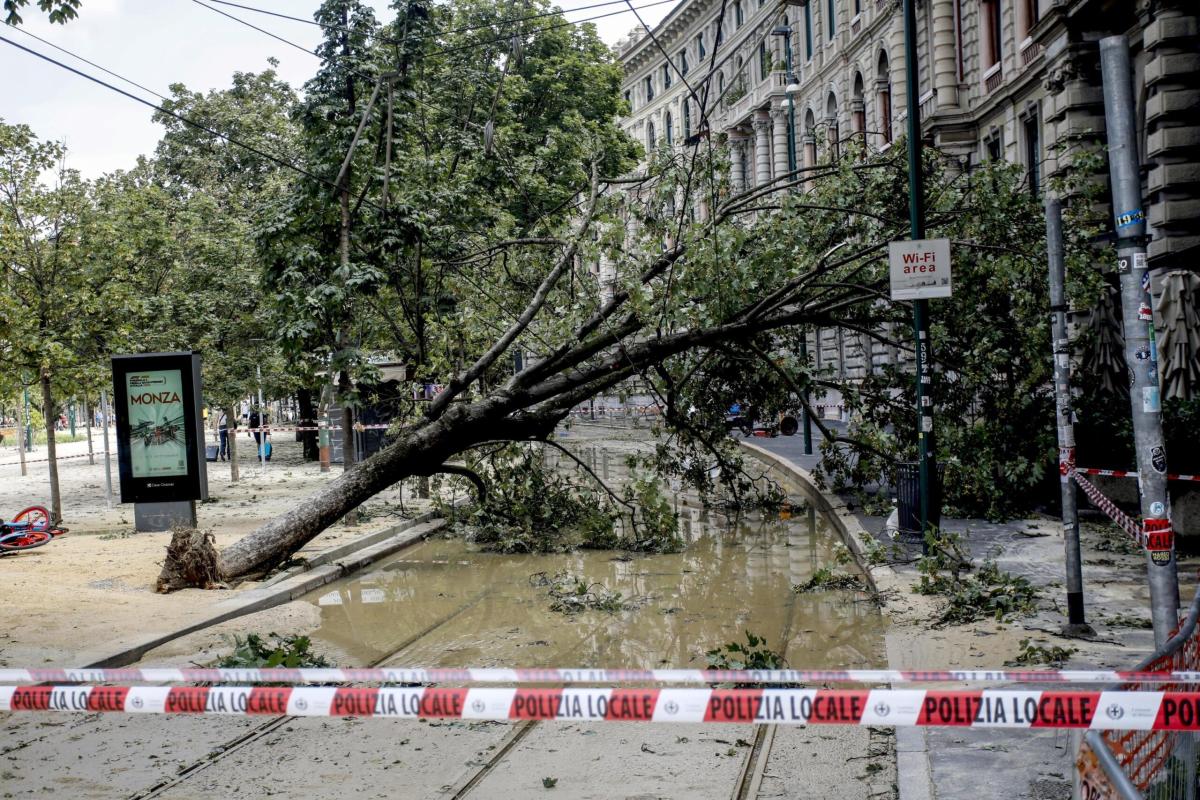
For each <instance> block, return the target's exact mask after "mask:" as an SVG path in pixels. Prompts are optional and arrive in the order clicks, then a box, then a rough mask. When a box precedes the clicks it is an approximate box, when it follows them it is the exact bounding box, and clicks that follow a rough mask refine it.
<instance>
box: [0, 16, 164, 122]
mask: <svg viewBox="0 0 1200 800" xmlns="http://www.w3.org/2000/svg"><path fill="white" fill-rule="evenodd" d="M12 27H13V29H15V30H18V31H20V32H21V33H23V34H25V35H26V36H31V37H33V38H34V39H37V40H38V41H39V42H41V43H42V44H44V45H46V46H47V47H53V48H54V49H55V50H57V51H58V52H60V53H63V54H65V55H68V56H70V57H71V58H74V59H76V60H78V61H82V62H83V63H84V64H87V65H88V66H89V67H95V68H96V69H98V70H100V71H101V72H103V73H105V74H106V75H111V76H113V77H114V78H116V79H117V80H119V81H124V82H125V83H128V84H129V85H130V86H136V87H137V88H139V89H141V90H142V91H143V92H146V93H147V94H152V95H154V96H155V97H157V98H159V99H160V100H163V101H165V102H168V103H169V102H174V98H172V97H167V96H166V95H165V94H161V93H159V92H156V91H154V90H153V89H151V88H150V87H148V86H143V85H142V84H140V83H138V82H137V81H133V80H130V79H129V78H126V77H124V76H123V75H118V74H117V73H115V72H113V71H112V70H111V69H108V68H107V67H102V66H101V65H99V64H97V63H96V62H95V61H89V60H87V59H86V58H84V57H83V56H81V55H79V54H78V53H72V52H71V51H70V50H68V49H66V48H65V47H59V46H58V45H56V44H55V43H54V42H51V41H47V40H46V39H43V38H42V37H40V36H38V35H37V34H36V33H30V32H29V31H28V30H26V29H25V28H24V27H23V26H12Z"/></svg>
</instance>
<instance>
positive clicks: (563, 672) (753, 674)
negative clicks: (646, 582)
mask: <svg viewBox="0 0 1200 800" xmlns="http://www.w3.org/2000/svg"><path fill="white" fill-rule="evenodd" d="M1130 681H1137V682H1139V683H1145V684H1160V683H1162V684H1167V683H1169V684H1200V671H1186V672H1184V671H1176V672H1136V671H1135V672H1121V671H1114V670H1002V669H1000V670H890V669H852V670H804V669H762V670H757V669H751V670H729V669H726V670H701V669H647V670H637V669H595V668H588V667H581V668H578V669H558V668H541V667H538V668H531V669H504V668H496V667H486V668H454V667H449V668H413V667H363V668H354V667H347V668H337V667H322V668H311V669H308V668H303V669H287V668H280V667H274V668H267V667H262V668H224V669H223V668H219V667H181V668H166V667H146V668H137V667H121V668H116V669H104V668H99V667H95V668H92V667H85V668H80V669H53V668H39V667H32V668H29V669H14V668H0V683H110V682H116V683H200V682H204V683H222V682H229V683H286V684H305V683H313V684H321V683H323V684H330V683H402V684H426V683H563V684H580V683H655V684H678V683H684V684H687V683H693V684H719V683H738V684H747V683H752V684H763V685H776V686H779V685H788V684H801V683H807V684H820V683H956V682H957V683H1029V684H1039V683H1074V684H1086V683H1097V684H1109V683H1115V682H1130Z"/></svg>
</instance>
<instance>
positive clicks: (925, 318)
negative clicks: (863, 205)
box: [904, 0, 941, 542]
mask: <svg viewBox="0 0 1200 800" xmlns="http://www.w3.org/2000/svg"><path fill="white" fill-rule="evenodd" d="M904 69H905V72H906V73H907V81H906V84H907V106H908V217H909V228H910V236H909V238H911V239H913V240H914V241H915V240H917V239H924V238H925V174H924V171H923V169H922V162H921V93H920V88H919V87H918V85H917V11H916V0H904ZM913 335H914V337H915V338H916V347H915V348H914V351H915V356H916V373H917V468H918V474H919V480H920V491H919V494H920V503H919V505H920V514H921V518H920V521H921V537H922V542H924V537H925V535H926V534H927V533H928V532H929V520H930V518H931V517H932V516H934V515H935V514H936V516H937V518H939V519H940V518H941V513H940V510H939V509H937V508H934V507H933V503H932V501H933V497H932V495H931V491H930V490H931V488H932V485H933V481H935V480H937V472H936V464H935V463H934V457H935V451H934V446H933V398H932V396H931V395H930V388H931V387H930V382H931V378H932V373H931V371H930V368H929V360H930V358H931V356H932V353H931V352H930V342H929V301H928V300H923V299H918V300H914V301H913ZM938 502H939V503H940V502H941V492H938Z"/></svg>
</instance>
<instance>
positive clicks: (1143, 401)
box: [1100, 36, 1179, 647]
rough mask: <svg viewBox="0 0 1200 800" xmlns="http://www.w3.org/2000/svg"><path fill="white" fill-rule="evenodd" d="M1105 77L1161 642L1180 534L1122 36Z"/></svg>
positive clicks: (1153, 609)
mask: <svg viewBox="0 0 1200 800" xmlns="http://www.w3.org/2000/svg"><path fill="white" fill-rule="evenodd" d="M1100 70H1101V73H1102V75H1103V78H1104V119H1105V123H1106V127H1107V132H1108V163H1109V169H1110V171H1111V177H1112V204H1113V218H1114V225H1115V228H1116V236H1117V273H1118V275H1119V277H1120V281H1121V313H1122V316H1123V317H1124V320H1123V325H1124V333H1125V364H1126V366H1127V367H1128V369H1129V373H1130V381H1129V402H1130V410H1131V412H1132V415H1133V446H1134V451H1135V453H1136V455H1137V468H1138V490H1139V493H1140V494H1141V500H1142V503H1141V505H1142V519H1143V527H1144V529H1145V532H1146V568H1147V570H1148V573H1149V574H1148V579H1149V580H1148V583H1149V584H1150V614H1151V618H1152V619H1153V621H1154V644H1155V645H1156V646H1157V647H1162V646H1163V644H1164V643H1165V642H1166V641H1167V639H1168V638H1169V637H1170V635H1171V632H1172V631H1173V630H1174V629H1175V627H1176V626H1177V625H1178V624H1179V619H1178V617H1179V581H1178V579H1177V578H1176V574H1175V540H1174V534H1173V533H1172V529H1171V500H1170V498H1169V496H1168V495H1167V452H1166V446H1165V445H1164V443H1163V432H1162V402H1161V400H1160V398H1159V384H1158V352H1157V348H1156V347H1155V343H1154V314H1153V311H1152V310H1151V304H1150V274H1149V272H1148V271H1147V270H1146V244H1147V242H1148V241H1149V237H1148V236H1147V235H1146V213H1145V211H1144V210H1143V209H1142V181H1141V173H1140V170H1139V166H1138V151H1137V138H1136V128H1135V125H1134V101H1133V86H1132V83H1131V78H1132V75H1133V72H1132V69H1131V68H1130V62H1129V45H1128V43H1127V42H1126V40H1125V37H1124V36H1109V37H1107V38H1105V39H1101V40H1100Z"/></svg>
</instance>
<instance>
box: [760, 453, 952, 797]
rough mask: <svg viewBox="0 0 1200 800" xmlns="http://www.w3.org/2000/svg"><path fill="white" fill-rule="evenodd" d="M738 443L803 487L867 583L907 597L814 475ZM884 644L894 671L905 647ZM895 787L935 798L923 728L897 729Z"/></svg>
mask: <svg viewBox="0 0 1200 800" xmlns="http://www.w3.org/2000/svg"><path fill="white" fill-rule="evenodd" d="M737 442H738V444H740V445H741V446H742V447H744V448H746V450H748V451H750V453H751V454H752V455H753V456H754V457H755V458H757V459H758V460H760V461H763V462H765V463H766V464H768V465H769V466H771V467H774V468H776V469H779V470H781V471H783V472H786V473H788V474H789V475H791V476H792V478H793V479H795V481H796V482H797V483H799V484H800V488H801V490H802V491H803V492H804V494H805V496H806V497H807V498H808V499H809V501H811V502H812V503H813V505H815V506H816V507H817V510H818V511H820V512H821V513H823V514H825V516H826V517H828V518H829V519H830V520H831V521H832V522H833V526H834V528H835V529H836V530H837V532H838V535H839V536H840V537H841V538H842V541H844V542H845V543H846V546H847V547H849V548H850V551H851V552H852V553H853V554H854V558H855V560H856V561H857V562H858V566H859V568H860V569H862V571H863V574H865V575H866V576H867V580H868V581H869V582H870V583H871V586H872V587H873V588H874V589H875V591H876V592H883V591H887V590H895V591H897V592H900V593H901V594H900V596H901V597H908V586H907V585H905V581H904V580H903V579H902V578H901V577H900V575H899V574H897V572H896V570H894V569H892V568H891V567H890V566H888V565H886V564H883V565H879V566H874V567H873V566H870V565H869V564H867V558H866V553H867V540H868V539H870V540H872V541H873V539H874V537H872V536H871V534H869V533H867V531H866V529H865V528H863V526H862V524H861V523H860V522H859V521H858V518H857V517H855V516H854V514H852V513H851V512H850V511H849V509H847V508H846V503H845V502H844V501H843V500H842V499H841V498H840V497H837V496H836V495H833V496H831V495H828V494H826V493H825V492H822V491H821V490H820V489H819V488H818V487H817V482H816V480H815V479H814V478H813V476H812V473H811V472H809V471H808V470H806V469H805V468H804V467H802V466H800V465H799V464H797V463H796V462H794V461H792V460H791V459H790V458H787V457H786V456H781V455H778V454H776V453H772V452H771V451H769V450H766V449H764V448H762V447H760V446H758V445H756V444H753V443H751V442H746V441H742V440H740V439H739V440H737ZM914 605H920V604H919V603H916V604H914V603H910V605H909V606H908V608H907V609H906V611H907V612H908V613H907V614H903V615H894V614H889V613H886V612H884V613H885V618H887V619H889V621H898V619H899V618H900V617H908V616H909V615H911V614H912V611H913V606H914ZM885 608H886V607H885ZM884 642H885V647H886V650H887V660H888V667H889V668H894V667H893V665H894V663H895V662H896V661H897V660H898V659H897V656H898V655H899V652H900V648H901V647H902V646H903V644H902V643H901V642H899V641H896V637H894V636H890V635H887V634H885V636H884ZM896 785H897V789H898V793H899V800H931V799H932V798H933V797H935V794H934V789H933V777H932V774H931V772H930V766H929V754H928V751H927V748H926V743H925V729H924V728H898V729H896Z"/></svg>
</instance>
